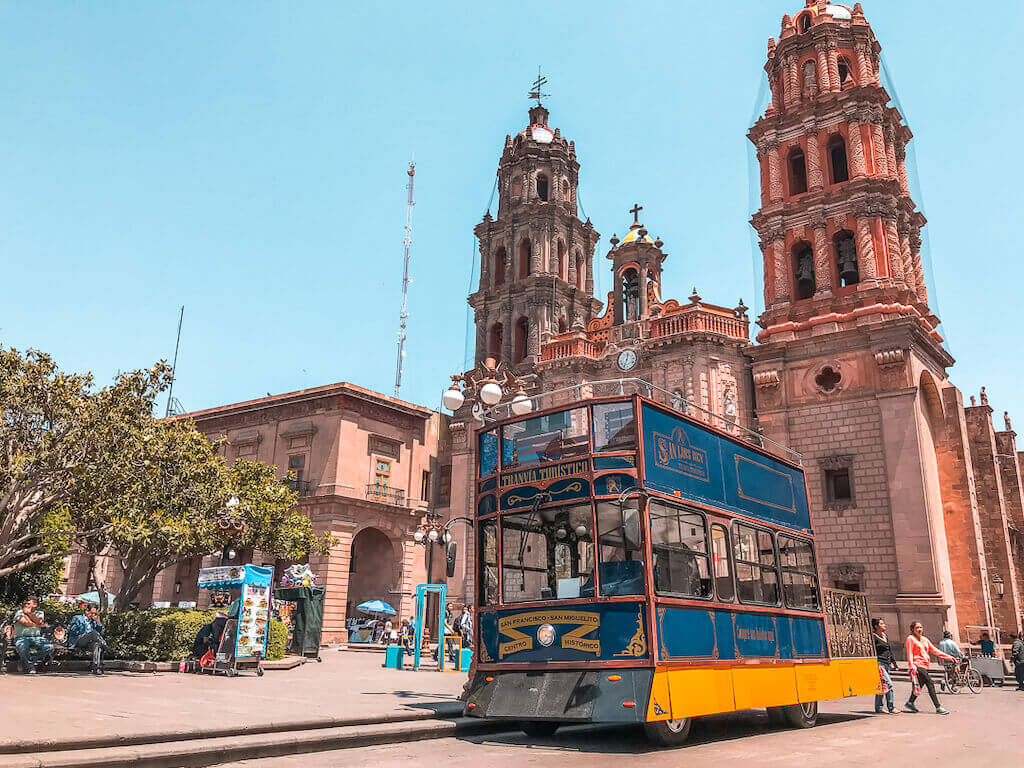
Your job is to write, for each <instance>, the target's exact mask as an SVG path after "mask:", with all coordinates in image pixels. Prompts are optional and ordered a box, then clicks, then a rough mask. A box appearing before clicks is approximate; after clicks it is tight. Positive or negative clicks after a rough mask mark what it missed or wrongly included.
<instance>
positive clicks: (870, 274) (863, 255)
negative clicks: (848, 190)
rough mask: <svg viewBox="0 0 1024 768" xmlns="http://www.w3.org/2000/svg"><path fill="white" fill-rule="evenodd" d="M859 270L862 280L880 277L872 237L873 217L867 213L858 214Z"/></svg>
mask: <svg viewBox="0 0 1024 768" xmlns="http://www.w3.org/2000/svg"><path fill="white" fill-rule="evenodd" d="M857 270H858V272H859V273H860V279H861V280H874V279H875V278H877V277H878V267H877V261H876V258H875V244H874V241H873V240H872V238H871V219H869V218H868V217H867V215H866V214H863V213H858V214H857Z"/></svg>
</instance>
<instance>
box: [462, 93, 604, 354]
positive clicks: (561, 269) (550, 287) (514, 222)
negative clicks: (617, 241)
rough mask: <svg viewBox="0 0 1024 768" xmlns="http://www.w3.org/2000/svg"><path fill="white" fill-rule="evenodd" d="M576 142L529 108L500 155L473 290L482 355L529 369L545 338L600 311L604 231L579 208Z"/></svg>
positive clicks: (480, 232)
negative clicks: (494, 203) (597, 294)
mask: <svg viewBox="0 0 1024 768" xmlns="http://www.w3.org/2000/svg"><path fill="white" fill-rule="evenodd" d="M579 169H580V164H579V162H577V160H576V147H575V145H574V144H573V142H572V141H569V140H567V139H566V138H565V137H564V136H562V135H561V132H560V131H559V130H558V129H557V128H555V129H552V128H550V127H549V126H548V110H547V109H546V108H545V107H544V106H543V105H542V104H541V103H540V100H539V99H538V102H537V103H536V104H535V105H534V106H533V107H531V108H530V121H529V125H528V126H527V127H526V128H525V129H524V130H522V131H520V132H519V133H518V134H516V135H515V136H514V137H513V136H506V137H505V149H504V151H503V152H502V155H501V160H500V161H499V163H498V210H497V217H496V218H492V217H491V212H490V211H488V212H487V213H486V214H485V215H484V218H483V221H482V222H480V224H478V225H477V226H476V229H475V232H476V236H477V239H478V241H479V243H480V285H479V288H478V290H477V291H476V292H475V293H473V294H471V295H470V296H469V303H470V305H471V306H472V307H473V310H474V313H475V316H476V362H477V363H479V362H480V361H481V360H484V359H485V358H487V357H493V358H494V359H495V360H501V361H503V362H505V363H506V364H508V365H511V366H514V367H518V368H521V369H527V368H529V367H531V366H532V364H534V363H536V362H537V360H538V359H539V355H540V345H541V343H542V342H543V341H546V340H547V339H548V338H550V337H551V336H554V335H556V334H558V333H564V332H565V331H567V330H568V329H569V328H570V327H573V326H579V327H584V326H585V325H586V323H588V322H589V321H590V320H591V319H592V318H593V317H594V315H595V314H596V313H597V311H598V309H599V307H600V303H599V302H598V301H597V300H595V299H594V275H593V257H594V247H595V246H596V244H597V241H598V233H597V232H596V231H594V228H593V226H591V224H590V220H589V219H588V220H587V221H586V222H582V221H580V219H579V218H578V216H577V203H576V188H577V184H578V183H579Z"/></svg>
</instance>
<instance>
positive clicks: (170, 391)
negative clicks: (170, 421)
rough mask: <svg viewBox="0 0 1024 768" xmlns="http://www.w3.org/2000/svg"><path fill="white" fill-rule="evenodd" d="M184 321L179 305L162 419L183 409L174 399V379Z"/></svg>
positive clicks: (183, 307)
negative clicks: (165, 408) (165, 405)
mask: <svg viewBox="0 0 1024 768" xmlns="http://www.w3.org/2000/svg"><path fill="white" fill-rule="evenodd" d="M184 319H185V305H184V304H182V305H181V313H180V314H179V315H178V338H177V340H176V341H175V342H174V363H173V364H172V365H171V384H170V386H169V387H168V388H167V411H166V412H165V413H164V418H167V417H168V416H174V415H175V414H179V413H184V412H185V409H184V408H183V407H182V405H181V402H180V401H179V400H177V399H176V398H175V397H174V378H175V377H176V376H177V375H178V347H180V346H181V323H182V321H183V320H184Z"/></svg>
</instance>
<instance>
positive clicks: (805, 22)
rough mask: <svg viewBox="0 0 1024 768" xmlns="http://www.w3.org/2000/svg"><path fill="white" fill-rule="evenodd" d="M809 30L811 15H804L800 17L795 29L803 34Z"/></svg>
mask: <svg viewBox="0 0 1024 768" xmlns="http://www.w3.org/2000/svg"><path fill="white" fill-rule="evenodd" d="M810 28H811V14H809V13H805V14H804V15H803V16H801V17H800V20H799V21H798V22H797V29H799V30H800V32H801V33H803V32H806V31H808V30H809V29H810Z"/></svg>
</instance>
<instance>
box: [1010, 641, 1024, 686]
mask: <svg viewBox="0 0 1024 768" xmlns="http://www.w3.org/2000/svg"><path fill="white" fill-rule="evenodd" d="M1010 637H1011V638H1013V645H1012V646H1010V661H1012V662H1013V675H1014V677H1016V678H1017V690H1018V691H1024V638H1022V637H1021V636H1020V635H1017V634H1011V635H1010Z"/></svg>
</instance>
